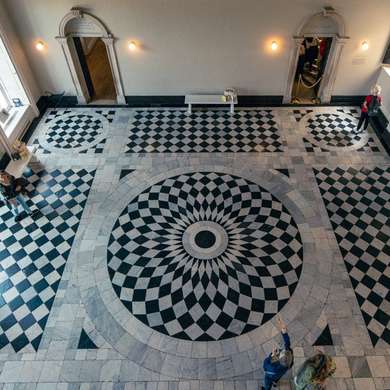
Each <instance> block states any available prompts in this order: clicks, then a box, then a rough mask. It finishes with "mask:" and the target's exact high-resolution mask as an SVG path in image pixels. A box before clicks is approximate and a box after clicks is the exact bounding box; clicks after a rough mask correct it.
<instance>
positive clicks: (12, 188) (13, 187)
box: [0, 172, 32, 221]
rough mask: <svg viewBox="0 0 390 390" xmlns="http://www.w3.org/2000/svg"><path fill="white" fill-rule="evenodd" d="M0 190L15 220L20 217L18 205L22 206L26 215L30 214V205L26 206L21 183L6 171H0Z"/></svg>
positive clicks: (18, 219)
mask: <svg viewBox="0 0 390 390" xmlns="http://www.w3.org/2000/svg"><path fill="white" fill-rule="evenodd" d="M0 192H1V193H2V195H3V197H4V199H5V200H6V201H7V202H8V204H9V205H10V206H11V210H12V213H13V214H14V216H15V221H20V220H21V219H22V217H21V213H20V212H19V208H18V206H19V205H20V206H22V209H23V210H24V211H25V212H26V213H27V214H28V215H31V214H32V211H31V209H30V207H28V205H27V203H26V201H25V200H24V198H23V195H22V193H21V192H22V187H21V185H20V184H19V183H18V181H17V180H16V179H15V178H14V177H13V176H11V175H9V174H8V173H6V172H0Z"/></svg>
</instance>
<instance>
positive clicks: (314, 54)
mask: <svg viewBox="0 0 390 390" xmlns="http://www.w3.org/2000/svg"><path fill="white" fill-rule="evenodd" d="M317 59H318V39H317V38H306V60H305V62H306V63H308V65H309V70H311V69H312V68H313V65H314V63H315V62H316V61H317Z"/></svg>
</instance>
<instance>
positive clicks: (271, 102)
mask: <svg viewBox="0 0 390 390" xmlns="http://www.w3.org/2000/svg"><path fill="white" fill-rule="evenodd" d="M125 98H126V104H125V105H123V104H113V105H112V104H105V105H101V104H93V103H92V104H82V105H80V104H78V103H77V97H76V96H61V95H54V96H42V97H41V98H40V99H39V100H38V102H37V106H38V109H39V111H40V112H41V113H42V112H43V113H44V112H45V110H46V109H47V108H53V107H86V108H88V107H91V108H99V107H101V108H104V107H135V108H136V107H139V108H142V107H186V105H185V104H184V95H146V96H139V95H134V96H133V95H128V96H126V97H125ZM363 100H364V96H360V95H334V96H332V98H331V101H330V103H321V104H291V103H283V96H282V95H238V103H239V104H238V106H239V107H305V106H313V107H315V106H319V107H326V106H359V105H360V104H361V103H362V102H363ZM209 107H218V105H210V106H209Z"/></svg>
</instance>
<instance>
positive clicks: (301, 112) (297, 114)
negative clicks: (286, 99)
mask: <svg viewBox="0 0 390 390" xmlns="http://www.w3.org/2000/svg"><path fill="white" fill-rule="evenodd" d="M311 112H313V110H308V109H299V110H293V114H294V117H295V119H296V121H297V122H299V121H300V120H301V119H302V118H303V117H304V116H305V115H307V114H310V113H311Z"/></svg>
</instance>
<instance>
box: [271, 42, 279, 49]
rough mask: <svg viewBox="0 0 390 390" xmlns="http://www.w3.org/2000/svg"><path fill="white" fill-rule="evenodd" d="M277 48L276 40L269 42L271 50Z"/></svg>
mask: <svg viewBox="0 0 390 390" xmlns="http://www.w3.org/2000/svg"><path fill="white" fill-rule="evenodd" d="M278 48H279V45H278V42H276V41H272V42H271V49H272V50H273V51H276V50H278Z"/></svg>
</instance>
